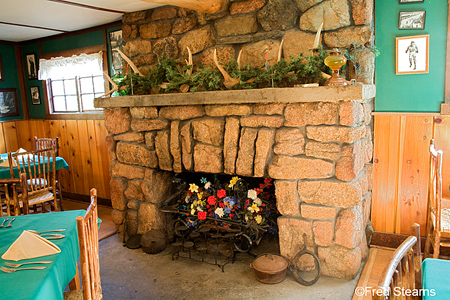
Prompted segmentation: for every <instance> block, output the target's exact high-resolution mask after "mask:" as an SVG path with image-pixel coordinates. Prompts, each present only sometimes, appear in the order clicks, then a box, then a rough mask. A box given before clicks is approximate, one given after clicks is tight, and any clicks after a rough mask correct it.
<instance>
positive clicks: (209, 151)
mask: <svg viewBox="0 0 450 300" xmlns="http://www.w3.org/2000/svg"><path fill="white" fill-rule="evenodd" d="M222 153H223V151H222V148H218V147H215V146H210V145H204V144H197V145H195V147H194V171H195V172H204V173H213V174H216V173H222V172H223V154H222Z"/></svg>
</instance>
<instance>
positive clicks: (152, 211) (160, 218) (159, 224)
mask: <svg viewBox="0 0 450 300" xmlns="http://www.w3.org/2000/svg"><path fill="white" fill-rule="evenodd" d="M164 216H165V215H164V213H163V212H160V211H159V209H158V206H157V205H154V204H152V203H141V205H140V209H139V213H138V220H139V223H138V228H137V231H136V233H138V234H144V233H146V232H148V231H150V230H158V229H166V226H167V225H166V219H165V217H164Z"/></svg>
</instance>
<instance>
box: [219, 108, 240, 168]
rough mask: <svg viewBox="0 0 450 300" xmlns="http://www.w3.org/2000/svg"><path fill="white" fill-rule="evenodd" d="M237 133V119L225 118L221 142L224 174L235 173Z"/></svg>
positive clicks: (238, 132)
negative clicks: (222, 140) (222, 141)
mask: <svg viewBox="0 0 450 300" xmlns="http://www.w3.org/2000/svg"><path fill="white" fill-rule="evenodd" d="M239 135H240V126H239V119H238V118H234V117H229V118H227V119H226V123H225V134H224V143H223V156H224V169H225V173H226V174H235V171H236V157H237V151H238V142H239Z"/></svg>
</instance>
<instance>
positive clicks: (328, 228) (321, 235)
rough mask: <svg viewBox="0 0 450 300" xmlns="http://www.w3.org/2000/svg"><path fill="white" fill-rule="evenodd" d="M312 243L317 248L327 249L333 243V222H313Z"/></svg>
mask: <svg viewBox="0 0 450 300" xmlns="http://www.w3.org/2000/svg"><path fill="white" fill-rule="evenodd" d="M313 232H314V242H315V243H316V245H317V246H322V247H328V246H330V245H331V244H332V243H333V222H332V221H314V222H313Z"/></svg>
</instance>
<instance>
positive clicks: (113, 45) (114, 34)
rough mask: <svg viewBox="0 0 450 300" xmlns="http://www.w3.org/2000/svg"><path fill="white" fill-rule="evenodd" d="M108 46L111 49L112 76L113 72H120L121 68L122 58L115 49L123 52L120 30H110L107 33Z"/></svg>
mask: <svg viewBox="0 0 450 300" xmlns="http://www.w3.org/2000/svg"><path fill="white" fill-rule="evenodd" d="M109 46H110V49H111V61H112V66H111V67H112V70H113V76H114V74H115V73H117V72H120V73H122V68H123V61H124V60H123V59H122V56H120V54H119V52H117V49H119V50H120V51H122V52H123V47H124V40H123V38H122V30H116V31H111V32H110V33H109Z"/></svg>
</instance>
